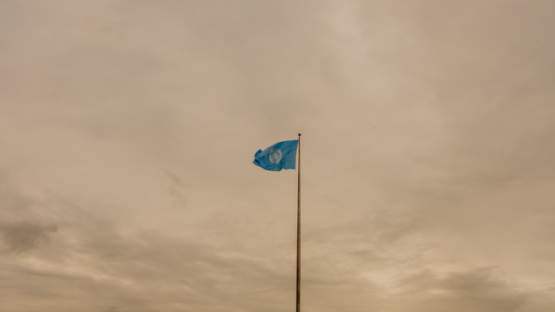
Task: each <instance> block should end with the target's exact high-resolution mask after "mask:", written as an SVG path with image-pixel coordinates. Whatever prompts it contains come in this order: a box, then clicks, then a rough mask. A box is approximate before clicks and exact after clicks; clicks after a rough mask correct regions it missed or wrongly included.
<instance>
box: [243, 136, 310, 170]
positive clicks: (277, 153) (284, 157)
mask: <svg viewBox="0 0 555 312" xmlns="http://www.w3.org/2000/svg"><path fill="white" fill-rule="evenodd" d="M298 142H299V140H291V141H283V142H279V143H276V144H274V145H272V146H270V147H268V148H267V149H265V150H264V151H262V150H258V152H256V154H254V161H253V163H254V164H255V165H257V166H259V167H261V168H262V169H266V170H270V171H281V170H282V169H295V162H296V160H297V143H298Z"/></svg>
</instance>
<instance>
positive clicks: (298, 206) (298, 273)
mask: <svg viewBox="0 0 555 312" xmlns="http://www.w3.org/2000/svg"><path fill="white" fill-rule="evenodd" d="M297 174H298V176H297V312H301V134H300V133H299V169H298V171H297Z"/></svg>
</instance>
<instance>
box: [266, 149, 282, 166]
mask: <svg viewBox="0 0 555 312" xmlns="http://www.w3.org/2000/svg"><path fill="white" fill-rule="evenodd" d="M268 158H269V159H270V162H271V163H274V164H277V163H279V161H280V160H281V151H280V150H278V149H273V148H272V149H271V150H270V154H269V155H268Z"/></svg>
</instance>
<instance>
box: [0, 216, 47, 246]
mask: <svg viewBox="0 0 555 312" xmlns="http://www.w3.org/2000/svg"><path fill="white" fill-rule="evenodd" d="M57 230H58V226H57V225H55V224H40V223H37V222H32V221H14V222H0V237H1V238H2V241H3V242H4V244H5V245H6V246H7V248H8V250H9V251H11V252H14V253H22V252H26V251H30V250H32V249H34V248H37V247H40V246H41V245H42V244H44V243H48V242H49V240H50V235H51V234H52V233H54V232H56V231H57Z"/></svg>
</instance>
